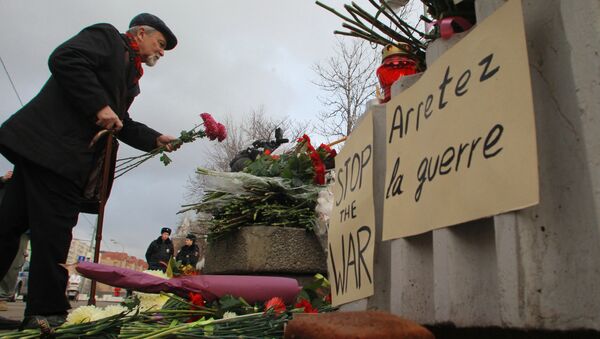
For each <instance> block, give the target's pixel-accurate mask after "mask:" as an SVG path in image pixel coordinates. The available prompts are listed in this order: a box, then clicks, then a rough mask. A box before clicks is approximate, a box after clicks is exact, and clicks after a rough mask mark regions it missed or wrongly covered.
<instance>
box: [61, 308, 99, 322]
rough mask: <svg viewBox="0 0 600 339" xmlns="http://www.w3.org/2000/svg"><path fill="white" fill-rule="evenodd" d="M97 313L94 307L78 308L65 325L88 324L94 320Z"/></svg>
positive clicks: (68, 317) (70, 314)
mask: <svg viewBox="0 0 600 339" xmlns="http://www.w3.org/2000/svg"><path fill="white" fill-rule="evenodd" d="M95 313H97V309H96V306H94V305H89V306H80V307H77V308H76V309H74V310H73V311H71V313H69V315H68V316H67V321H66V322H65V325H73V324H81V323H88V322H90V321H92V320H93V318H94V314H95Z"/></svg>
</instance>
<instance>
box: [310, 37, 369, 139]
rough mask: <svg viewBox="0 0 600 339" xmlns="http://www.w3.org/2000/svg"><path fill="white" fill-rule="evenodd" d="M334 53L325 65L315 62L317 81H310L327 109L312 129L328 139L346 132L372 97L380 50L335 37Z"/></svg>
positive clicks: (352, 126) (314, 68) (362, 42)
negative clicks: (316, 88)
mask: <svg viewBox="0 0 600 339" xmlns="http://www.w3.org/2000/svg"><path fill="white" fill-rule="evenodd" d="M337 47H338V49H337V52H336V55H335V56H333V57H330V58H329V59H328V60H327V62H326V64H316V65H314V66H313V71H314V72H315V73H316V74H317V76H318V80H317V81H314V82H313V83H314V84H315V85H317V86H318V87H319V88H320V89H321V91H323V92H324V93H325V95H324V96H323V97H319V101H321V103H322V104H323V106H324V107H325V108H326V110H325V111H323V112H320V113H319V115H318V117H317V118H318V119H319V124H318V125H316V126H315V130H316V131H317V132H318V133H319V134H321V135H323V136H325V137H326V138H328V139H331V138H339V137H342V136H345V135H348V134H349V133H350V132H351V131H352V129H353V128H354V125H355V124H356V121H357V120H358V118H359V116H360V114H361V113H362V110H363V109H364V105H365V104H366V102H367V101H368V100H369V99H371V98H373V97H374V93H375V85H376V83H377V77H376V75H375V70H376V68H377V66H378V65H379V62H380V59H379V53H378V51H374V50H373V49H371V48H370V47H369V45H368V43H367V42H364V41H360V40H352V42H351V43H349V44H347V43H345V42H344V41H343V40H341V39H338V43H337Z"/></svg>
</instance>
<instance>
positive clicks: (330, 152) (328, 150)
mask: <svg viewBox="0 0 600 339" xmlns="http://www.w3.org/2000/svg"><path fill="white" fill-rule="evenodd" d="M319 150H324V151H325V152H326V153H327V155H328V156H329V157H330V158H335V156H336V155H337V152H336V151H335V150H334V149H332V148H331V147H329V145H326V144H321V146H319Z"/></svg>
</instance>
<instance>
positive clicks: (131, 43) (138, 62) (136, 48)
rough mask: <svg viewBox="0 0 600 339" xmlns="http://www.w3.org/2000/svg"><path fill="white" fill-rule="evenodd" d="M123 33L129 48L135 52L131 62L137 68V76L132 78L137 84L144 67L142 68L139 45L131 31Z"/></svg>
mask: <svg viewBox="0 0 600 339" xmlns="http://www.w3.org/2000/svg"><path fill="white" fill-rule="evenodd" d="M125 35H126V36H127V40H128V42H129V47H131V49H132V50H133V52H134V53H135V56H134V57H133V62H134V64H135V69H136V70H137V76H136V77H134V78H133V82H134V83H136V84H137V82H138V81H139V80H140V78H141V77H142V75H144V69H143V68H142V57H141V56H140V46H138V44H137V42H136V41H135V38H134V36H133V35H132V34H131V33H129V32H127V33H125Z"/></svg>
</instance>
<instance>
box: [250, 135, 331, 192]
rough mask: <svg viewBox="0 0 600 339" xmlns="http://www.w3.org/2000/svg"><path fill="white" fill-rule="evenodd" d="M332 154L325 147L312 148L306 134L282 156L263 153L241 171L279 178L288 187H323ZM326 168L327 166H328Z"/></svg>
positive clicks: (328, 148) (323, 145)
mask: <svg viewBox="0 0 600 339" xmlns="http://www.w3.org/2000/svg"><path fill="white" fill-rule="evenodd" d="M336 154H337V153H336V151H335V150H334V149H332V148H331V147H329V146H328V145H326V144H321V145H320V146H319V147H317V148H316V149H315V147H314V146H313V145H312V144H311V142H310V138H309V137H308V135H306V134H305V135H303V136H302V137H301V138H299V139H298V143H297V144H296V146H295V147H294V149H293V150H292V151H291V152H289V153H285V154H282V155H273V154H271V152H270V151H268V150H267V151H266V152H265V153H264V154H263V155H261V156H260V157H258V158H257V159H256V160H255V161H253V162H252V163H250V164H249V165H248V166H246V168H245V169H244V172H246V173H250V174H253V175H257V176H261V177H282V178H285V179H288V180H291V183H292V185H295V186H301V185H309V184H315V185H324V184H325V170H326V167H333V165H332V161H333V159H334V158H335V156H336ZM328 165H329V166H328Z"/></svg>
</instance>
